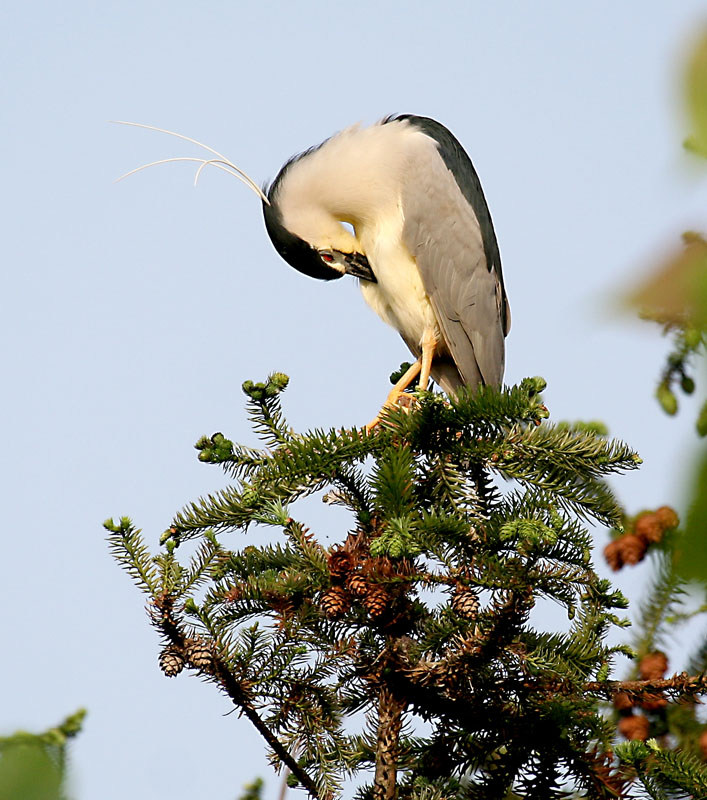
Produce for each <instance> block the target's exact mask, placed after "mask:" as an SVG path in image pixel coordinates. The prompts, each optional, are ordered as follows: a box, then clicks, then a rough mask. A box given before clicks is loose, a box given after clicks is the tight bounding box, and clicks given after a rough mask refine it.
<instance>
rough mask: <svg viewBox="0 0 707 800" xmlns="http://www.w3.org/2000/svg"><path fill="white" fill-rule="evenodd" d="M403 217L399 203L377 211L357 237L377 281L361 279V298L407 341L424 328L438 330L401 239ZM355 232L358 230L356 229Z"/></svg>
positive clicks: (414, 340)
mask: <svg viewBox="0 0 707 800" xmlns="http://www.w3.org/2000/svg"><path fill="white" fill-rule="evenodd" d="M403 223H404V218H403V214H402V210H401V209H400V206H399V205H397V204H396V205H395V206H391V208H390V209H388V210H387V212H386V213H383V214H380V215H379V216H378V217H377V219H376V222H375V224H374V225H370V226H366V227H365V228H364V230H362V231H361V232H360V234H359V235H360V241H361V244H362V246H363V250H364V252H365V254H366V257H367V258H368V261H369V263H370V265H371V267H372V269H373V272H374V274H375V276H376V278H377V280H378V283H370V282H368V281H361V291H362V293H363V297H364V300H365V301H366V302H367V303H368V305H369V306H370V307H371V308H372V309H373V310H374V311H375V312H376V314H378V316H379V317H380V318H381V319H382V320H383V321H384V322H387V323H388V324H389V325H392V326H393V327H394V328H396V329H397V330H398V331H399V332H400V334H401V335H402V336H403V338H404V339H405V340H406V341H407V342H410V343H415V344H419V343H420V342H421V341H422V337H423V334H424V333H425V331H429V330H433V331H434V332H435V334H436V336H437V337H439V330H438V327H437V323H436V321H435V316H434V312H433V311H432V306H431V304H430V300H429V297H428V296H427V292H425V289H424V286H423V284H422V278H421V276H420V271H419V270H418V268H417V264H416V263H415V259H414V258H413V257H412V256H411V255H410V252H409V251H408V249H407V248H406V247H405V245H404V243H403V240H402V232H403ZM357 233H358V231H357Z"/></svg>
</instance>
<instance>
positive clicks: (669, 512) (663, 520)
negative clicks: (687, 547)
mask: <svg viewBox="0 0 707 800" xmlns="http://www.w3.org/2000/svg"><path fill="white" fill-rule="evenodd" d="M655 515H656V517H658V520H659V521H660V524H661V525H662V526H663V530H664V531H669V530H670V529H671V528H677V526H678V525H679V524H680V517H679V516H678V515H677V512H676V511H675V509H674V508H670V506H661V507H660V508H657V509H656V510H655Z"/></svg>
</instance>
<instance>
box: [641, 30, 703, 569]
mask: <svg viewBox="0 0 707 800" xmlns="http://www.w3.org/2000/svg"><path fill="white" fill-rule="evenodd" d="M684 97H685V106H686V112H687V117H688V120H689V125H690V135H689V136H688V138H687V139H686V140H685V147H686V148H687V149H688V150H689V151H690V152H692V153H694V154H695V155H697V156H700V157H702V158H707V29H705V30H704V31H703V33H702V34H701V36H700V37H699V38H698V40H697V44H696V46H695V48H694V50H693V51H692V52H691V54H690V57H689V58H688V59H687V62H686V70H685V79H684ZM627 299H628V302H629V305H630V307H631V308H632V309H634V310H638V312H639V314H640V315H641V316H642V317H643V318H644V319H648V320H652V321H654V322H657V323H658V324H659V325H661V326H663V332H664V334H666V335H668V336H670V337H671V338H672V342H673V346H672V350H671V352H670V353H669V355H668V357H667V359H666V363H665V365H664V367H663V369H662V371H661V374H660V378H659V381H658V385H657V387H656V399H657V400H658V402H659V404H660V406H661V408H662V409H663V411H665V413H666V414H670V415H671V416H672V415H674V414H676V413H677V412H678V409H679V402H678V395H677V391H678V390H679V391H682V392H683V393H684V394H686V395H691V394H692V393H693V392H695V391H696V390H697V391H699V392H700V394H701V395H702V402H701V404H700V409H699V411H698V414H697V420H696V423H695V427H696V430H697V433H698V435H699V436H700V437H705V436H707V391H706V390H705V382H706V381H707V375H706V374H705V373H706V372H707V370H706V369H705V348H706V343H707V240H706V239H705V237H704V236H703V235H701V234H699V233H694V232H688V233H685V234H683V244H682V246H681V247H679V248H676V249H675V251H674V252H673V254H672V255H671V256H669V257H668V258H667V259H666V261H665V262H664V263H663V264H662V266H661V267H660V268H659V269H658V271H657V272H656V273H655V274H654V275H652V276H651V277H650V278H649V279H648V280H646V281H645V282H644V283H643V284H641V285H640V286H638V287H637V288H636V289H635V290H634V291H632V292H631V293H630V295H629V296H628V298H627ZM693 475H694V477H693V478H692V480H691V481H690V483H691V484H692V485H691V487H690V489H691V494H690V499H689V501H688V513H687V515H686V525H685V530H684V535H683V537H682V541H681V542H680V543H679V545H678V546H677V548H676V556H677V559H676V569H677V571H678V573H679V574H680V576H681V577H682V578H683V579H685V580H697V581H702V582H703V583H707V452H704V451H703V452H701V453H699V454H698V455H697V458H696V467H695V471H694V474H693Z"/></svg>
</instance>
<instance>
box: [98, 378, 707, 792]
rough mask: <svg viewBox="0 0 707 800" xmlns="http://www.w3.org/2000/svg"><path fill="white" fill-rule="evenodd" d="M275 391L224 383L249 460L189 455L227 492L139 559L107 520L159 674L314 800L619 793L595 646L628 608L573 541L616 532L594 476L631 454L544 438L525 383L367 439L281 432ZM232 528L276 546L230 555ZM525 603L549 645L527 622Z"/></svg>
mask: <svg viewBox="0 0 707 800" xmlns="http://www.w3.org/2000/svg"><path fill="white" fill-rule="evenodd" d="M286 385H287V378H286V376H284V375H282V374H278V373H276V374H275V375H273V376H271V377H270V378H269V379H268V380H267V381H265V382H263V383H252V382H247V383H246V384H244V391H245V393H246V395H247V396H248V410H249V414H250V417H251V420H252V422H253V425H254V428H255V430H256V432H257V433H258V435H259V437H260V438H261V439H262V441H263V442H264V445H265V446H264V447H263V448H260V449H258V448H252V447H245V446H241V445H235V444H233V442H231V441H230V440H228V439H227V438H226V437H225V436H223V434H220V433H218V434H214V435H213V436H211V437H204V438H202V439H201V440H200V441H199V442H198V443H197V445H196V447H197V449H198V450H199V458H200V460H202V461H204V462H207V463H212V464H220V465H221V467H222V468H223V469H224V471H225V472H226V474H227V475H228V476H230V477H231V478H233V479H234V483H233V484H232V485H230V486H228V487H226V488H224V489H222V490H220V491H218V492H215V493H213V494H211V495H209V496H208V497H204V498H200V499H199V500H197V501H195V502H193V503H191V504H190V505H189V506H187V507H186V508H184V509H183V510H182V511H181V512H179V513H178V514H177V515H176V516H175V518H174V520H173V521H172V524H171V525H170V527H169V528H168V530H167V531H166V532H165V534H164V535H163V537H162V542H161V544H162V547H161V549H160V551H159V553H158V554H157V555H154V556H153V555H151V554H150V553H149V551H148V548H147V546H146V545H145V543H144V541H143V539H142V536H141V534H140V532H139V531H138V530H136V528H135V527H134V526H133V524H132V523H131V521H130V520H129V519H127V518H123V519H121V520H120V521H119V522H118V523H114V522H113V521H111V520H109V521H107V522H106V527H107V529H108V530H109V532H110V535H109V541H110V546H111V548H112V551H113V553H114V555H115V557H116V558H117V559H118V561H119V562H120V563H121V564H122V565H123V566H124V567H125V568H126V570H127V571H128V573H129V574H130V576H131V577H132V578H133V580H134V581H135V582H136V584H137V585H138V586H139V588H141V589H142V590H143V591H144V592H145V593H146V594H147V595H148V596H149V598H150V615H151V619H152V622H153V624H154V625H155V627H156V628H157V629H158V630H159V632H160V633H161V635H162V637H163V640H164V649H163V651H162V654H161V656H160V665H161V667H162V669H163V671H164V672H165V673H166V674H167V675H169V676H173V675H176V674H178V673H179V672H181V671H182V670H183V669H184V668H185V667H186V668H189V669H191V670H193V671H195V672H197V673H199V674H200V675H201V676H202V677H204V678H206V679H207V680H209V681H212V682H214V683H215V684H216V685H217V686H218V687H219V688H220V689H221V690H222V691H223V692H225V693H226V694H227V695H228V696H229V697H230V699H231V700H232V702H233V703H234V704H235V705H236V706H237V707H238V708H239V709H240V711H241V713H243V714H244V715H245V716H247V717H248V719H249V720H250V721H251V722H252V723H253V724H254V725H255V727H256V728H257V730H258V731H259V732H260V733H261V735H262V736H263V737H264V738H265V740H266V742H267V745H268V747H269V748H270V753H271V757H272V761H273V764H274V765H275V766H276V767H278V768H279V767H281V766H283V765H285V766H286V767H287V768H288V769H289V770H290V773H291V774H290V776H289V783H290V784H292V785H299V786H302V787H303V788H304V789H306V790H307V791H308V792H309V794H310V795H312V796H316V797H326V798H329V797H335V796H338V795H339V794H340V792H341V791H342V787H343V785H344V781H345V780H346V779H347V778H349V777H350V776H352V775H356V774H359V773H364V774H365V773H366V771H367V772H368V774H369V776H370V782H369V783H368V784H365V785H364V786H362V787H361V788H360V789H359V790H358V793H359V796H360V797H361V798H369V797H372V798H393V797H395V796H400V797H416V798H427V797H429V798H430V799H432V798H436V797H451V796H458V797H464V798H469V799H470V800H473V798H514V797H519V798H520V797H523V798H536V797H537V798H540V797H542V798H553V797H557V798H559V797H591V798H594V797H596V798H601V797H615V796H617V792H619V791H621V788H622V787H623V786H624V783H623V782H624V781H625V780H627V778H626V775H622V774H620V770H619V768H618V763H617V761H616V760H615V759H614V758H613V756H612V754H611V747H612V741H613V738H614V735H615V728H614V725H613V723H612V721H611V719H610V718H607V717H605V716H604V715H603V714H602V713H601V711H600V701H601V700H602V699H608V698H611V697H613V696H614V695H615V693H616V692H617V691H618V689H620V688H622V685H619V683H618V682H617V681H615V680H610V674H611V672H612V670H613V668H614V662H615V658H616V656H617V654H619V653H625V654H628V655H630V654H631V651H630V650H629V649H628V648H627V647H625V646H609V645H608V644H607V641H606V636H607V633H608V631H609V630H610V629H611V628H612V627H614V626H617V625H618V626H622V625H625V622H624V620H622V619H621V617H620V616H617V612H619V613H620V611H621V610H622V609H624V608H625V607H626V604H627V603H626V600H625V598H624V597H623V596H622V595H621V593H620V592H617V591H615V590H613V589H612V587H611V585H610V583H609V581H607V580H604V579H601V578H600V577H599V576H598V575H597V574H596V572H595V571H594V568H593V566H592V560H591V550H590V547H591V540H590V536H589V534H588V532H587V530H586V528H585V527H584V525H585V521H586V520H598V521H600V522H603V523H608V524H610V525H614V526H620V524H621V521H622V519H623V518H624V517H623V512H622V510H621V508H620V507H619V505H618V503H617V502H616V500H615V498H614V496H613V494H612V492H611V491H610V489H609V488H608V486H607V484H606V483H605V482H604V478H605V477H606V476H607V475H609V474H612V473H617V472H621V471H625V470H630V469H634V468H635V467H636V466H637V465H638V464H639V463H640V459H639V458H638V457H637V456H636V454H635V453H633V452H632V451H631V450H630V448H628V447H627V446H626V445H624V444H622V443H620V442H615V441H608V440H607V439H606V437H605V435H604V434H605V431H603V430H601V429H600V428H598V427H597V426H596V425H574V426H568V425H553V424H551V423H550V422H548V421H547V419H546V418H547V416H548V412H547V409H546V408H545V406H544V405H543V404H542V400H541V397H540V392H541V391H542V390H543V388H544V382H543V381H542V380H541V379H537V378H535V379H527V380H525V381H523V382H522V383H521V384H520V385H519V386H516V387H512V388H510V389H506V390H504V391H503V392H500V393H499V392H497V391H494V390H491V389H488V388H486V389H481V390H480V391H478V392H477V393H476V394H472V393H470V392H462V393H460V395H459V396H458V397H455V398H454V399H452V400H451V401H448V400H446V399H443V398H442V397H441V396H439V395H435V394H431V393H427V392H420V393H418V395H417V403H416V404H415V405H414V407H413V408H412V409H410V410H405V409H400V408H394V409H391V410H390V411H389V412H388V413H387V414H386V415H385V417H384V421H383V424H382V425H381V426H380V427H379V429H378V430H375V431H374V432H372V433H368V432H366V431H365V430H357V429H353V430H338V431H337V430H330V431H323V430H314V431H311V432H308V433H305V434H297V433H295V432H294V431H292V430H291V429H290V428H289V427H288V426H287V423H286V421H285V419H284V416H283V412H282V408H281V403H280V396H281V393H282V391H283V390H284V388H285V387H286ZM322 490H326V495H325V499H326V500H327V502H334V503H337V504H340V505H343V506H345V507H346V508H348V509H349V510H350V512H351V520H352V523H351V530H350V531H349V533H348V535H346V536H345V537H343V538H342V540H341V541H340V542H338V543H337V544H334V545H333V546H330V547H325V546H324V545H323V544H322V543H321V539H320V538H318V537H317V536H316V535H315V534H314V533H313V532H312V531H310V530H308V529H307V528H306V527H305V526H304V525H303V524H302V523H301V522H299V521H297V519H295V517H294V516H293V513H294V509H293V504H294V503H295V501H296V500H297V499H299V498H301V497H304V496H307V495H311V494H312V493H315V492H318V491H322ZM254 524H257V525H264V526H269V527H270V528H272V529H274V530H276V531H279V532H280V536H281V538H280V539H279V540H276V541H274V543H270V544H266V545H253V544H247V545H245V546H239V543H238V541H237V540H234V538H233V534H234V533H237V532H240V533H247V532H248V530H249V529H250V528H251V527H252V526H253V525H254ZM187 540H195V541H196V543H197V549H196V552H195V553H194V555H192V556H191V558H187V559H186V560H185V561H184V563H181V562H180V561H179V560H178V559H177V555H178V553H180V552H181V551H180V550H179V546H180V545H181V544H182V543H184V542H186V541H187ZM547 600H551V601H554V602H555V603H557V604H559V605H560V606H562V607H564V608H565V609H566V611H567V614H568V617H569V619H570V622H569V630H567V631H566V632H563V633H559V632H553V631H544V630H541V629H538V628H537V627H536V625H535V624H534V614H533V610H534V608H535V606H536V604H537V603H538V602H544V601H547ZM666 607H667V606H665V604H663V606H662V608H663V610H664V609H665V608H666ZM633 683H637V682H636V681H634V682H633ZM627 685H628V684H627ZM629 688H630V687H629ZM701 688H702V685H701V684H700V683H699V681H698V682H697V683H694V682H693V683H689V682H683V685H681V688H680V691H679V692H678V693H679V694H681V695H684V694H688V695H689V694H694V693H696V692H698V691H700V689H701ZM632 691H634V693H637V694H640V693H641V691H642V688H641V686H638V687H633V689H632ZM652 691H656V690H655V689H652ZM659 691H660V690H659ZM361 720H365V722H364V724H363V725H360V724H359V723H360V721H361ZM631 752H633V751H631ZM631 758H632V760H631V759H629V758H628V756H627V757H626V759H624V760H625V761H626V763H627V764H628V763H629V761H630V766H627V767H626V769H627V770H629V769H630V770H633V772H632V773H631V774H632V775H633V774H635V775H643V774H644V773H642V772H640V769H643V767H640V768H639V766H640V764H642V763H643V762H641V761H640V758H639V754H638V751H636V754H634V756H632V757H631ZM655 761H656V759H652V761H651V767H650V769H651V770H653V772H650V774H649V773H648V772H645V770H644V772H645V774H646V775H648V780H649V782H650V781H651V780H653V781H656V780H658V778H657V777H655V772H656V769H657V768H655V767H654V766H653V764H654V762H655ZM666 763H668V762H667V761H666ZM646 769H648V768H647V767H646ZM670 769H672V770H673V771H675V770H679V769H680V767H679V766H675V765H674V764H673V765H672V766H671V767H670ZM691 769H692V767H691ZM700 769H701V767H700ZM666 770H667V767H666ZM661 774H663V773H661ZM700 774H702V773H700ZM668 777H669V775H668V774H667V772H666V780H667V778H668Z"/></svg>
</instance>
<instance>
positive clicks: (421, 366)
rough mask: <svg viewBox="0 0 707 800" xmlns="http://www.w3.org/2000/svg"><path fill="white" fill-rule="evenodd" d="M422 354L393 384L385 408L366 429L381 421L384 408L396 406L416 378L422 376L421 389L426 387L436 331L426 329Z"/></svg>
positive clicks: (370, 428)
mask: <svg viewBox="0 0 707 800" xmlns="http://www.w3.org/2000/svg"><path fill="white" fill-rule="evenodd" d="M420 344H421V345H422V355H421V356H420V358H418V359H417V361H416V362H415V363H414V364H413V365H412V366H411V367H410V368H409V369H408V370H407V372H406V373H405V374H404V375H403V377H402V378H400V380H399V381H398V382H397V383H396V384H395V386H393V388H392V389H391V390H390V393H389V394H388V397H387V398H386V400H385V403H383V408H382V409H381V410H380V411H379V412H378V414H377V415H376V418H375V419H374V420H373V421H372V422H369V423H368V425H366V430H367V431H368V432H369V433H370V432H371V431H372V430H373V429H374V428H375V427H376V426H377V425H378V423H379V422H380V417H381V413H382V411H383V409H384V408H388V407H389V406H394V405H395V404H396V403H398V402H399V401H400V399H401V396H402V395H403V393H404V392H405V390H406V389H407V388H408V386H410V384H411V383H412V382H413V381H414V380H415V378H416V377H417V376H418V374H419V376H420V379H419V381H418V386H419V388H420V389H426V388H427V384H428V383H429V380H430V371H431V370H432V359H433V358H434V354H435V347H436V346H437V338H436V337H435V335H434V331H432V330H429V329H428V330H426V331H425V333H424V334H423V336H422V342H421V343H420Z"/></svg>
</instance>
